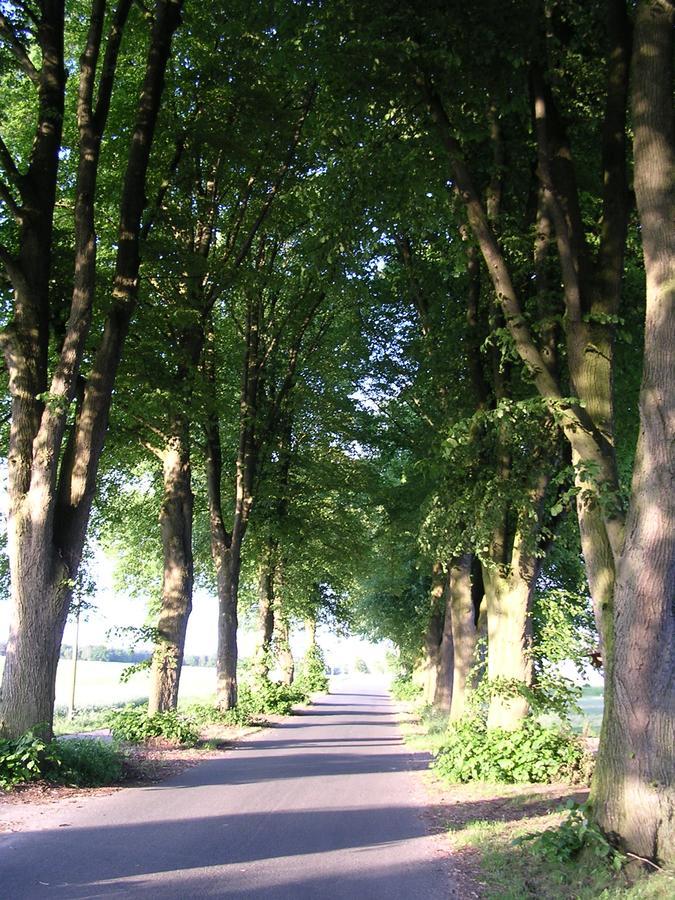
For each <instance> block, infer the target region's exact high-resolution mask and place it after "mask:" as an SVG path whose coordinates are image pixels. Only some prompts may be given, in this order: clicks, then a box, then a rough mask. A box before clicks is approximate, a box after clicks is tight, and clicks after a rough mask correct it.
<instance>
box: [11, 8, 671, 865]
mask: <svg viewBox="0 0 675 900" xmlns="http://www.w3.org/2000/svg"><path fill="white" fill-rule="evenodd" d="M673 19H674V8H673V3H672V2H671V0H637V2H626V0H593V2H581V0H562V2H555V3H553V2H548V0H528V2H524V0H507V2H496V0H487V2H485V3H481V4H466V3H463V4H462V3H456V2H454V0H453V2H447V0H427V2H425V3H416V2H414V0H410V2H408V3H401V2H395V0H384V2H382V3H380V4H378V6H377V7H376V8H375V7H373V6H372V5H371V4H357V3H352V2H349V0H331V2H312V0H304V2H303V0H272V2H262V0H253V2H248V0H247V2H242V0H230V2H228V3H220V2H215V3H214V4H212V5H211V7H210V8H209V14H208V15H205V14H204V11H203V10H200V9H199V8H198V6H197V5H196V4H194V3H193V2H192V0H156V2H154V3H153V4H149V5H146V4H143V3H141V2H137V0H136V2H135V0H69V2H68V3H67V4H66V3H65V0H0V263H1V264H2V268H1V269H0V306H1V314H2V323H1V324H2V329H1V331H0V337H1V341H2V350H3V360H4V365H3V368H2V381H3V384H2V386H3V391H2V404H3V410H2V417H1V420H2V439H3V451H4V455H5V457H6V479H7V494H8V503H7V516H6V560H5V561H3V565H5V564H6V568H7V577H6V582H7V585H8V592H9V595H10V607H11V623H10V634H9V639H8V641H7V647H6V662H5V668H4V675H3V681H2V688H1V693H0V732H1V733H2V734H3V735H6V736H11V737H17V736H19V735H21V734H23V733H25V732H26V731H28V730H36V729H37V730H39V731H42V732H44V733H45V734H50V733H51V728H52V721H53V715H54V686H55V678H56V667H57V664H58V660H59V656H60V651H61V642H62V638H63V632H64V627H65V624H66V620H67V618H68V615H69V614H71V613H72V612H73V610H77V608H78V604H79V603H81V602H82V599H81V598H82V596H83V593H86V591H85V590H84V588H83V584H84V582H85V581H86V579H87V577H88V560H89V558H90V555H91V553H92V552H93V548H95V547H99V548H100V547H103V548H104V549H105V550H106V552H107V553H108V555H109V556H110V557H111V558H112V559H114V561H115V566H116V577H117V579H118V582H119V585H120V590H124V591H125V592H127V593H132V594H137V595H138V596H139V598H144V599H146V600H148V599H149V600H150V613H149V616H150V617H149V622H150V623H151V631H150V633H151V634H152V636H153V639H154V642H155V645H156V646H155V651H154V653H153V656H152V671H151V696H150V704H149V708H150V711H151V712H155V711H162V710H167V709H172V708H175V706H176V704H177V701H178V692H179V684H180V674H181V666H182V663H183V655H184V646H185V635H186V628H187V625H188V621H189V616H190V612H191V609H192V599H193V592H194V590H195V587H196V586H197V585H203V586H206V587H208V588H209V590H210V591H211V592H212V594H213V596H214V597H216V598H217V603H216V604H214V629H215V630H216V631H217V637H218V650H217V660H216V662H217V666H216V668H217V684H215V685H214V689H215V691H216V702H217V704H218V705H219V706H220V707H221V708H223V709H229V708H232V707H234V706H235V705H236V703H237V683H238V644H237V631H238V622H239V618H240V616H241V615H242V614H244V615H246V616H249V617H253V618H255V619H256V622H257V627H258V630H259V635H260V637H259V647H258V651H257V654H256V661H255V666H256V672H257V674H258V676H259V677H263V678H264V677H268V675H269V672H270V669H271V667H272V665H273V657H275V656H276V659H277V664H278V668H279V670H280V671H281V673H282V678H283V679H284V680H285V681H288V682H290V681H291V680H292V679H293V669H294V661H293V658H292V655H291V653H290V644H289V631H290V628H291V627H293V626H297V625H303V626H304V627H305V628H306V629H307V630H308V632H309V634H310V636H311V642H312V645H313V644H314V641H315V633H316V627H317V623H324V624H328V625H330V626H332V627H335V626H339V627H341V626H344V627H351V628H353V629H357V630H360V631H361V632H363V633H366V634H368V635H370V636H372V637H376V638H389V639H391V640H393V641H394V642H395V643H396V644H397V645H398V647H399V652H400V656H401V660H402V661H403V662H404V664H406V665H409V666H411V667H412V666H413V665H414V666H416V667H417V668H418V670H420V671H421V672H422V673H423V677H424V679H425V685H426V686H425V691H426V694H427V697H428V699H429V701H430V702H433V703H434V705H435V706H436V707H437V708H438V709H439V710H440V711H443V712H445V713H447V714H448V715H449V717H450V721H451V722H458V721H460V720H461V719H462V718H463V716H465V715H466V710H467V703H468V702H469V699H470V695H471V692H472V691H474V690H476V689H477V687H478V684H479V682H481V685H483V686H485V685H487V686H488V687H489V707H488V713H487V727H488V728H489V729H506V730H514V729H518V728H519V727H521V726H522V724H523V722H524V721H525V720H526V718H527V717H528V716H529V715H531V712H532V709H533V703H534V701H533V697H534V696H535V694H536V692H537V691H540V690H542V689H543V687H544V686H545V685H546V684H548V683H549V681H551V680H553V681H554V680H555V679H554V676H553V674H552V673H553V671H554V669H555V664H557V663H559V662H561V661H563V660H565V659H573V660H575V661H576V662H578V663H579V664H581V663H583V661H584V660H585V659H586V658H588V657H589V656H592V657H593V659H594V660H595V662H596V663H598V664H601V666H602V669H603V673H604V680H605V703H604V719H603V725H602V733H601V738H600V748H599V753H598V758H597V764H596V769H595V775H594V781H593V786H592V808H593V815H594V817H595V820H596V822H597V823H598V824H599V826H600V827H601V828H602V829H603V831H604V832H605V833H606V834H607V835H609V836H610V837H611V839H612V840H613V841H615V842H616V843H617V844H618V845H619V846H621V847H623V848H624V849H626V850H628V851H630V852H631V853H634V854H636V855H638V856H640V857H643V858H645V859H649V860H653V861H655V862H657V863H661V862H665V861H669V860H672V859H673V856H674V855H675V794H674V788H673V784H674V782H675V778H674V776H675V759H674V757H673V748H674V747H675V679H674V673H675V527H674V524H675V490H674V488H675V485H674V484H673V481H674V478H673V473H674V472H675V458H674V453H675V449H674V448H675V381H674V378H673V372H674V371H675V367H674V365H673V353H674V350H673V348H675V309H674V304H675V271H674V268H675V263H674V258H675V252H674V251H675V246H674V243H675V236H674V231H673V227H672V226H673V222H675V179H674V178H673V174H674V171H675V169H674V163H675V131H674V128H673V113H672V96H673V24H674V21H673ZM551 683H552V682H551Z"/></svg>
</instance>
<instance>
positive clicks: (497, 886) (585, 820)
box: [451, 797, 675, 900]
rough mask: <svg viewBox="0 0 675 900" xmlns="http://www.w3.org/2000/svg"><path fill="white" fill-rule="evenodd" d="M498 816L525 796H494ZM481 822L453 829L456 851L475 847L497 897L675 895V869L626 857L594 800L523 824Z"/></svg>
mask: <svg viewBox="0 0 675 900" xmlns="http://www.w3.org/2000/svg"><path fill="white" fill-rule="evenodd" d="M495 799H496V802H497V803H498V807H499V814H500V815H505V814H506V812H507V810H508V807H509V806H513V807H514V808H515V809H517V808H518V806H519V804H518V798H517V797H510V798H508V799H507V798H503V797H501V798H495ZM506 818H507V820H506V821H501V820H498V819H497V820H495V819H490V820H485V819H482V820H475V821H471V822H466V823H463V824H461V825H459V826H454V827H452V829H451V840H452V844H453V846H454V847H455V848H456V849H460V848H470V849H471V850H473V852H474V853H475V854H476V856H477V858H478V862H479V865H480V870H481V871H480V881H481V884H482V886H483V893H484V896H486V897H487V898H490V900H524V898H537V900H615V898H617V900H618V898H622V900H657V898H663V897H670V896H673V893H674V889H675V879H674V878H673V873H671V872H665V871H656V870H653V869H649V868H645V867H643V866H641V865H637V864H636V863H634V862H629V861H627V859H626V857H624V856H622V855H621V854H620V853H618V852H617V851H616V850H615V849H614V848H613V847H612V846H611V844H610V843H609V842H608V841H607V839H606V838H605V837H604V835H603V834H602V832H601V831H600V830H599V829H598V828H597V826H595V825H594V824H593V823H592V821H591V819H590V816H589V809H588V806H587V804H583V805H578V804H575V803H573V802H572V801H570V802H568V804H567V806H566V808H565V810H564V811H562V810H560V809H558V810H557V811H554V812H551V811H547V812H544V813H543V814H538V815H537V814H535V815H531V816H529V817H524V818H521V819H520V821H517V822H514V821H509V820H508V818H509V817H508V816H506Z"/></svg>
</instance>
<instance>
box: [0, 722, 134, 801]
mask: <svg viewBox="0 0 675 900" xmlns="http://www.w3.org/2000/svg"><path fill="white" fill-rule="evenodd" d="M121 775H122V757H121V756H120V754H119V752H118V751H117V750H116V749H115V748H114V747H113V746H112V745H110V744H108V743H105V742H104V741H96V740H87V739H85V740H72V741H51V743H46V742H45V741H43V740H42V739H41V738H38V737H35V735H33V734H32V733H31V732H28V733H27V734H24V735H23V736H22V737H20V738H19V739H18V740H3V741H0V788H2V789H3V790H6V791H8V790H11V789H12V788H14V787H16V786H17V785H18V784H25V783H26V782H29V781H37V780H38V779H42V778H44V779H46V780H47V781H55V782H58V783H60V784H76V785H78V786H80V787H98V786H100V785H103V784H111V783H113V782H115V781H118V780H119V779H120V777H121Z"/></svg>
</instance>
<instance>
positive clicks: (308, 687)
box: [294, 644, 328, 694]
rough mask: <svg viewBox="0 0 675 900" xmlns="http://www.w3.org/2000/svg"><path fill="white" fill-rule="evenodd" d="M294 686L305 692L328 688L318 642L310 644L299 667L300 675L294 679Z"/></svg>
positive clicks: (310, 692) (324, 663) (321, 690)
mask: <svg viewBox="0 0 675 900" xmlns="http://www.w3.org/2000/svg"><path fill="white" fill-rule="evenodd" d="M294 684H295V686H296V687H298V688H300V689H302V690H303V691H304V692H305V693H306V694H314V693H319V692H325V691H327V690H328V676H327V675H326V661H325V659H324V657H323V653H322V652H321V648H320V647H319V645H318V644H312V645H311V647H310V648H309V650H308V651H307V653H306V654H305V657H304V659H303V660H302V666H301V669H300V675H299V676H298V678H296V680H295V683H294Z"/></svg>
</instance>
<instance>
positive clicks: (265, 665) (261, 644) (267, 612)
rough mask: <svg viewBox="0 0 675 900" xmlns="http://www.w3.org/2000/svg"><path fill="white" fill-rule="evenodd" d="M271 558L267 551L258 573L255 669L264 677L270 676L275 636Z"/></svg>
mask: <svg viewBox="0 0 675 900" xmlns="http://www.w3.org/2000/svg"><path fill="white" fill-rule="evenodd" d="M271 559H272V554H271V553H266V554H265V556H264V558H263V560H262V562H261V563H260V570H259V573H258V645H257V647H256V659H255V670H256V674H257V675H260V676H261V677H262V678H269V674H270V654H271V652H272V639H273V637H274V569H273V567H272V562H271Z"/></svg>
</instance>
